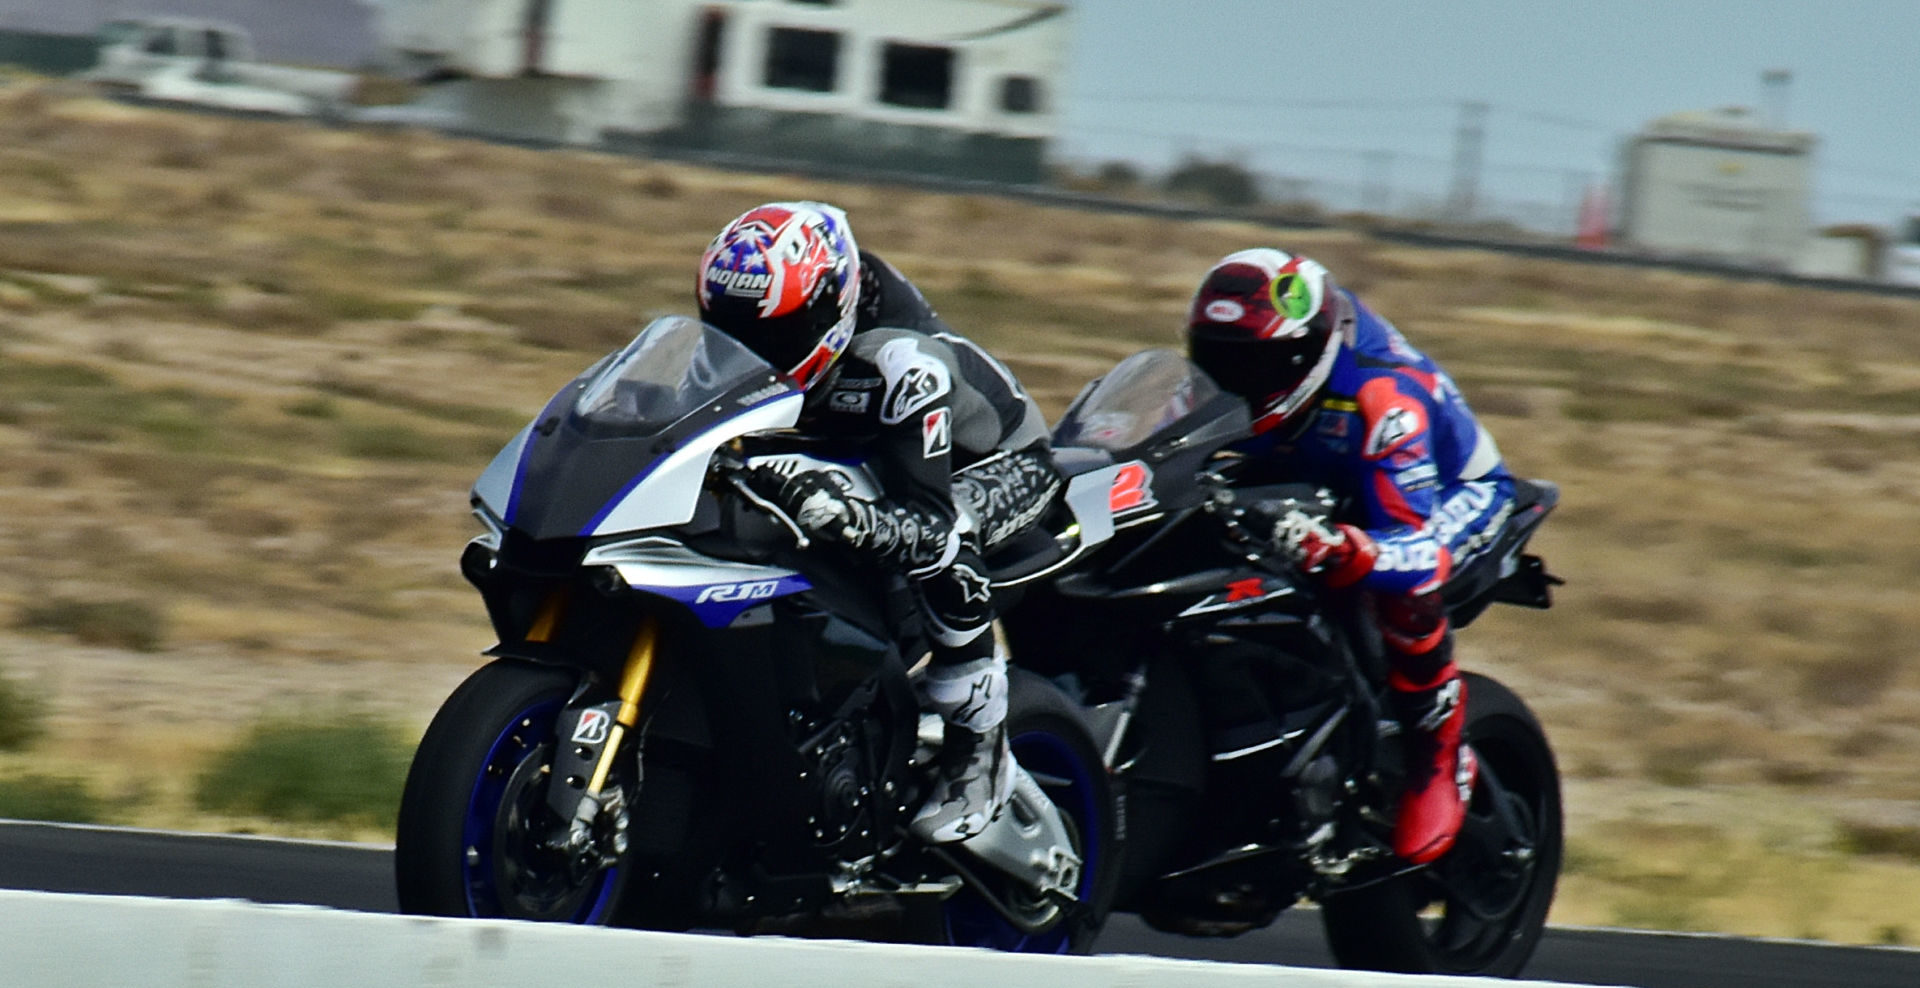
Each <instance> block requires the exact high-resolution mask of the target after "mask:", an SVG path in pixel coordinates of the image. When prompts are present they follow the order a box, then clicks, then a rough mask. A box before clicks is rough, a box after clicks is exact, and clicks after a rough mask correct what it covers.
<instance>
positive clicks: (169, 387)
mask: <svg viewBox="0 0 1920 988" xmlns="http://www.w3.org/2000/svg"><path fill="white" fill-rule="evenodd" d="M798 196H811V197H820V198H826V199H830V200H833V201H836V202H838V203H840V204H842V205H844V206H845V207H847V208H848V209H849V211H850V212H851V214H852V216H853V217H854V220H855V225H856V228H857V229H858V231H859V234H860V237H861V240H862V242H863V243H864V244H866V245H868V246H869V247H871V248H874V249H876V250H878V251H880V252H881V253H883V254H884V255H886V256H887V257H888V258H889V259H890V260H892V261H893V262H895V263H896V264H897V265H898V266H899V267H900V268H901V269H903V270H904V271H906V272H907V273H908V274H909V275H910V276H912V277H913V278H915V279H916V280H917V281H919V282H920V284H921V285H922V286H923V287H924V288H925V289H926V291H927V292H928V294H929V295H930V296H931V297H932V298H933V300H934V301H935V303H936V304H937V305H938V306H939V307H940V308H941V309H942V310H943V313H944V314H945V315H946V316H948V317H949V319H950V320H951V321H952V322H953V323H954V324H955V325H957V326H959V327H961V328H962V329H963V330H964V331H966V332H969V333H971V334H973V335H975V336H976V337H977V338H978V339H980V340H981V341H982V342H983V343H985V344H986V345H988V346H989V347H991V348H993V349H994V350H996V351H997V352H999V353H1001V354H1003V355H1004V356H1006V357H1007V358H1008V360H1009V362H1010V363H1012V365H1013V366H1014V367H1015V369H1016V370H1018V371H1019V372H1020V374H1021V375H1022V376H1023V378H1025V379H1026V380H1027V381H1028V382H1029V383H1030V385H1031V386H1032V387H1033V388H1034V389H1035V390H1036V391H1037V392H1038V393H1039V394H1040V396H1041V397H1042V398H1043V399H1044V400H1045V401H1047V402H1048V403H1049V404H1050V411H1057V410H1058V409H1059V407H1060V406H1061V405H1062V404H1063V403H1064V401H1065V399H1066V398H1067V397H1069V396H1070V395H1071V393H1072V392H1073V391H1074V390H1075V389H1076V388H1077V387H1078V385H1079V384H1080V383H1081V382H1083V381H1085V380H1086V379H1087V378H1089V377H1091V376H1093V375H1095V374H1097V373H1098V372H1100V371H1101V370H1103V369H1104V368H1105V367H1107V366H1109V365H1110V364H1111V363H1112V362H1113V361H1114V360H1115V359H1117V358H1118V357H1120V356H1123V355H1125V354H1127V353H1129V352H1132V351H1133V350H1135V349H1137V348H1139V347H1141V346H1145V345H1160V344H1167V343H1169V342H1171V341H1172V339H1173V327H1174V326H1175V325H1176V323H1177V321H1178V319H1179V315H1180V312H1181V310H1182V308H1183V305H1184V302H1185V299H1186V297H1187V293H1188V292H1189V291H1190V289H1191V285H1192V283H1193V281H1194V280H1195V279H1197V277H1198V276H1199V275H1200V273H1201V272H1202V271H1203V270H1205V268H1206V267H1207V265H1208V263H1209V262H1210V261H1211V260H1212V259H1213V258H1215V257H1217V256H1218V255H1220V254H1222V253H1224V252H1226V251H1228V250H1230V249H1235V248H1239V247H1242V246H1248V245H1254V244H1262V243H1280V244H1285V245H1289V246H1291V247H1293V248H1295V249H1299V250H1304V251H1307V252H1311V253H1313V254H1314V255H1316V256H1318V257H1320V258H1321V259H1323V260H1324V261H1326V262H1327V263H1328V264H1329V265H1330V266H1331V267H1332V268H1333V270H1334V271H1335V272H1337V273H1338V274H1339V275H1340V276H1341V277H1342V278H1343V280H1344V281H1345V282H1346V283H1348V284H1349V285H1351V286H1352V287H1354V288H1356V289H1358V290H1359V291H1360V292H1361V293H1362V294H1363V295H1364V296H1365V297H1366V298H1367V299H1368V300H1370V301H1371V302H1372V303H1373V304H1374V305H1375V306H1376V307H1377V308H1378V309H1379V310H1380V311H1381V312H1382V313H1384V314H1386V315H1388V316H1389V317H1391V318H1392V319H1394V320H1395V321H1396V322H1397V323H1398V324H1399V325H1400V326H1401V327H1402V328H1403V329H1405V330H1406V331H1407V332H1408V334H1409V335H1410V336H1412V337H1413V338H1414V339H1415V340H1416V341H1418V342H1419V343H1421V344H1423V345H1424V346H1426V347H1427V348H1429V349H1430V350H1431V351H1432V352H1433V353H1434V354H1436V355H1437V356H1438V357H1439V358H1440V359H1441V360H1442V361H1443V362H1444V363H1445V364H1447V365H1448V366H1449V367H1450V368H1451V369H1452V370H1453V371H1454V373H1455V376H1456V377H1457V378H1459V380H1460V381H1461V383H1462V385H1463V386H1464V387H1465V389H1466V390H1467V392H1468V394H1469V396H1470V398H1471V399H1472V400H1473V402H1474V404H1475V406H1476V408H1478V409H1479V411H1480V412H1481V413H1482V414H1483V415H1484V416H1485V418H1486V419H1487V421H1488V423H1489V425H1490V426H1491V428H1492V429H1493V430H1494V432H1495V433H1496V434H1497V435H1498V436H1499V437H1500V441H1501V443H1502V446H1503V448H1504V449H1505V451H1506V453H1507V455H1508V459H1509V460H1510V462H1511V463H1512V464H1514V465H1515V467H1516V468H1517V469H1518V470H1519V471H1521V472H1523V473H1526V474H1531V475H1537V476H1542V477H1549V478H1552V479H1554V480H1556V481H1558V482H1559V483H1560V484H1561V485H1562V487H1563V490H1564V502H1563V503H1564V506H1563V507H1562V509H1561V510H1560V512H1559V514H1558V516H1557V518H1556V520H1555V521H1554V522H1553V523H1551V524H1549V525H1548V526H1547V528H1546V530H1545V532H1544V534H1543V535H1542V536H1541V537H1540V538H1539V540H1538V541H1537V543H1536V544H1537V547H1538V548H1539V549H1540V550H1541V551H1542V552H1543V554H1544V555H1545V556H1546V557H1547V558H1548V560H1549V562H1550V564H1551V565H1552V568H1553V569H1554V570H1555V571H1556V572H1558V573H1559V574H1561V575H1562V576H1564V577H1566V578H1567V579H1568V580H1569V585H1568V586H1567V587H1566V588H1565V589H1564V591H1563V592H1562V594H1561V596H1560V606H1558V607H1556V608H1555V609H1554V610H1552V611H1548V612H1544V613H1541V612H1531V611H1521V610H1517V609H1512V608H1502V609H1500V611H1499V612H1497V613H1493V614H1490V615H1488V616H1487V617H1486V618H1484V619H1482V621H1481V622H1480V623H1479V624H1477V625H1475V626H1474V627H1473V628H1472V629H1471V630H1470V631H1469V632H1468V633H1466V634H1465V635H1464V636H1463V638H1462V650H1463V653H1464V658H1465V661H1466V662H1467V664H1469V665H1471V666H1474V667H1478V668H1480V669H1483V670H1486V671H1488V672H1491V673H1494V674H1496V675H1498V676H1500V677H1502V678H1504V679H1506V680H1508V681H1509V682H1510V683H1512V684H1513V685H1514V686H1516V687H1517V688H1518V689H1519V690H1520V691H1521V693H1522V694H1523V695H1525V696H1527V697H1528V698H1529V699H1530V700H1531V701H1532V703H1533V704H1534V706H1535V707H1536V709H1537V710H1538V711H1539V712H1540V714H1541V715H1542V718H1543V720H1544V721H1545V723H1546V725H1547V727H1548V729H1549V732H1550V733H1551V735H1552V737H1553V739H1554V741H1555V743H1556V745H1557V747H1558V750H1559V753H1560V757H1561V760H1562V764H1563V767H1564V769H1565V771H1566V775H1567V796H1568V803H1569V826H1570V833H1571V837H1572V844H1571V854H1570V859H1569V862H1568V874H1567V876H1566V878H1565V880H1564V882H1563V884H1562V895H1561V898H1560V901H1559V904H1558V905H1557V907H1556V913H1555V919H1556V920H1558V921H1560V922H1577V923H1601V924H1626V925H1646V926H1656V927H1665V928H1683V929H1703V930H1726V931H1735V932H1744V933H1756V934H1770V935H1784V936H1806V937H1824V938H1831V939H1840V940H1849V941H1867V942H1875V941H1878V942H1902V941H1905V942H1912V941H1915V940H1920V895H1916V894H1915V892H1914V890H1915V889H1916V888H1920V762H1916V760H1915V758H1914V757H1913V752H1914V751H1915V750H1920V663H1916V661H1915V656H1916V653H1920V608H1916V607H1915V606H1914V605H1915V595H1914V592H1913V590H1912V589H1911V588H1912V586H1913V584H1914V583H1915V581H1916V580H1920V545H1916V541H1915V538H1914V533H1915V532H1916V531H1920V498H1916V497H1915V496H1914V492H1915V491H1916V490H1920V458H1916V457H1915V456H1914V455H1913V452H1912V451H1913V449H1914V447H1915V442H1914V440H1915V435H1916V432H1920V302H1915V301H1897V300H1886V299H1878V298H1871V297H1863V296H1854V295H1847V294H1838V293H1831V292H1822V291H1814V290H1800V289H1790V288H1784V287H1777V286H1770V285H1765V284H1749V283H1743V282H1737V281H1727V280H1716V279H1712V278H1705V277H1693V276H1684V275H1677V274H1669V273H1662V272H1657V271H1639V270H1632V269H1614V268H1606V267H1597V266H1581V265H1571V264H1561V263H1552V262H1546V261H1535V260H1523V259H1515V258H1509V257H1503V256H1496V255H1491V254H1482V253H1475V252H1467V251H1453V252H1435V251H1425V250H1414V249H1408V248H1402V247H1395V246H1390V245H1385V244H1382V243H1380V242H1377V241H1374V240H1370V239H1368V238H1366V237H1365V236H1362V235H1360V234H1356V233H1352V232H1340V231H1288V230H1275V229H1268V228H1261V227H1257V226H1253V225H1245V224H1233V223H1169V222H1163V221H1156V220H1153V219H1148V218H1140V217H1122V216H1106V215H1097V214H1090V213H1081V212H1073V211H1067V210H1056V209H1044V208H1036V207H1032V206H1028V205H1022V204H1017V203H1012V202H1007V201H1002V200H997V199H993V198H989V197H978V196H949V195H930V194H922V193H918V192H912V191H905V190H901V189H896V188H866V187H853V186H840V185H833V184H826V183H819V182H813V181H806V180H799V179H787V178H779V177H766V176H749V175H740V174H728V173H721V172H712V171H703V170H699V169H695V168H690V167H678V166H671V165H663V164H658V163H652V162H646V161H641V160H635V159H630V158H620V157H609V156H602V155H595V154H586V153H572V152H545V153H543V152H535V151H527V150H519V149H512V148H504V147H495V146H490V145H485V144H478V143H472V142H463V141H454V140H447V139H442V138H439V137H434V136H426V135H419V134H411V133H364V132H355V131H343V130H332V129H324V128H314V127H307V126H302V125H292V124H272V123H261V122H248V121H235V120H225V119H211V118H203V117H193V116H184V115H172V114H165V113H160V112H154V111H148V110H139V109H132V108H128V107H124V106H120V105H116V104H111V103H105V102H100V101H97V100H94V99H91V98H89V97H87V96H86V95H85V94H84V93H81V92H77V91H68V90H64V89H60V88H57V87H49V86H48V85H46V84H43V83H38V82H31V81H23V80H15V81H11V82H0V553H3V554H4V558H5V559H6V560H7V562H8V565H6V566H4V567H0V625H4V628H3V629H0V670H4V673H5V682H6V683H8V684H11V686H10V690H9V691H8V695H10V696H14V697H16V698H18V697H27V698H30V699H31V700H32V701H33V702H37V703H39V704H41V705H42V707H41V708H42V709H44V710H45V712H46V717H45V720H44V727H45V733H44V735H43V736H42V737H40V739H39V740H38V741H37V742H36V743H33V744H32V745H31V746H30V747H27V748H25V749H24V750H19V751H15V752H12V753H8V754H4V755H0V781H4V780H6V779H9V778H13V779H19V778H40V779H42V780H44V779H45V778H65V779H70V780H74V784H76V785H80V786H83V787H84V788H85V789H86V790H87V791H88V792H90V793H92V794H93V795H94V797H95V798H96V799H97V800H98V801H99V803H100V804H101V805H103V806H105V807H107V818H109V819H111V820H114V821H119V822H134V823H141V824H149V825H160V826H181V827H198V828H220V829H279V830H291V831H293V832H302V833H339V832H342V831H340V830H339V829H338V828H337V827H334V828H330V827H329V826H327V825H317V824H316V825H306V826H301V825H295V824H284V823H276V822H274V821H272V820H268V819H263V818H256V817H252V816H244V815H234V814H223V813H220V812H215V811H210V810H207V809H205V808H203V803H201V802H196V801H195V800H194V799H193V798H192V797H191V793H193V792H194V790H195V786H196V785H197V780H198V779H199V778H200V777H201V774H202V773H203V772H204V771H205V770H206V766H207V764H208V760H209V758H211V757H213V755H214V754H215V753H216V752H218V751H220V750H222V749H223V748H224V747H225V746H227V745H230V744H231V743H233V741H234V740H235V739H236V738H237V737H240V736H242V735H243V734H244V733H245V732H246V731H248V730H249V729H250V727H251V726H252V725H254V724H255V723H256V722H258V721H259V720H260V718H262V717H263V716H269V715H271V716H297V715H313V716H319V717H322V718H326V717H334V716H338V717H347V716H352V717H370V718H379V719H384V720H386V721H388V722H390V723H394V724H396V725H399V727H400V729H401V730H403V731H405V732H417V731H418V730H419V729H420V728H421V727H422V726H423V725H424V724H425V721H426V719H427V717H428V716H429V715H430V714H431V712H432V710H433V708H434V707H435V705H436V704H437V703H438V701H439V700H440V698H441V697H443V696H444V695H445V693H446V692H447V691H448V690H449V689H451V688H452V686H453V685H454V684H455V683H456V682H457V681H458V680H459V679H460V677H461V676H463V675H464V674H465V673H466V672H467V671H468V670H469V669H471V668H473V667H474V665H475V664H476V663H477V661H478V659H477V657H476V653H477V651H478V650H479V649H481V648H483V647H485V646H486V645H488V644H489V643H490V638H489V635H488V631H487V627H486V623H485V620H484V617H483V615H482V612H481V610H480V608H479V606H478V601H477V599H476V598H474V597H473V595H471V594H470V593H469V592H468V590H467V589H466V587H465V586H464V584H463V583H462V582H461V580H460V577H459V576H458V574H457V572H456V571H455V566H454V560H455V558H456V556H457V554H458V552H459V549H460V546H461V544H462V542H463V541H464V539H465V538H466V537H467V535H468V534H469V533H470V527H469V526H470V522H469V520H468V518H467V515H466V508H465V494H466V488H467V485H468V484H469V482H470V481H471V479H472V477H473V476H474V475H475V474H476V473H477V472H478V470H479V469H480V467H481V466H483V465H484V464H485V462H486V460H487V458H488V457H489V456H490V455H491V453H492V452H493V450H494V449H495V448H496V447H497V445H498V444H499V443H500V442H502V441H503V440H505V439H506V438H507V437H508V436H509V435H510V434H511V433H512V432H513V431H514V430H515V429H516V428H517V427H518V425H519V424H520V423H521V421H522V420H523V419H524V418H526V417H527V416H528V415H530V414H531V413H532V412H533V411H534V410H536V409H537V408H538V407H539V405H540V403H541V402H542V401H543V399H544V398H545V397H546V395H547V394H548V393H549V392H550V390H551V389H553V388H555V387H557V386H558V385H560V384H561V383H563V382H564V381H565V380H566V379H567V378H568V377H569V376H570V375H571V374H572V373H573V372H574V371H575V370H577V369H578V368H579V367H581V366H583V365H584V364H585V363H586V362H587V361H589V360H590V359H591V358H592V357H593V356H594V355H596V354H597V353H598V352H600V351H602V350H605V349H607V348H610V347H612V346H614V345H616V344H618V343H620V342H622V341H624V339H625V338H627V336H628V335H629V334H630V333H631V332H632V331H633V330H634V329H635V328H636V327H637V325H638V324H639V322H640V321H641V320H642V319H643V318H644V317H645V316H647V315H649V314H653V313H660V312H670V311H684V310H685V309H686V307H687V302H688V293H689V291H690V289H691V287H692V280H693V279H692V268H693V261H694V258H695V257H696V256H697V254H698V252H699V250H700V248H701V247H702V246H703V245H704V244H705V243H706V241H707V239H708V238H709V237H710V236H711V235H712V233H713V231H714V230H715V229H717V228H718V227H719V225H720V224H722V223H723V222H725V221H726V220H727V219H728V218H730V217H731V216H733V215H734V214H736V213H738V212H739V211H741V210H742V209H744V208H746V207H748V206H750V205H753V204H755V203H756V202H759V201H763V200H766V199H771V198H788V197H798ZM22 702H24V701H22ZM0 726H4V725H0ZM5 733H6V732H4V731H0V736H3V735H4V734H5ZM409 736H413V735H412V734H411V733H409ZM346 832H350V833H354V834H357V835H359V836H369V837H377V836H378V833H377V831H373V832H369V831H367V830H366V829H364V828H362V829H360V830H351V831H346Z"/></svg>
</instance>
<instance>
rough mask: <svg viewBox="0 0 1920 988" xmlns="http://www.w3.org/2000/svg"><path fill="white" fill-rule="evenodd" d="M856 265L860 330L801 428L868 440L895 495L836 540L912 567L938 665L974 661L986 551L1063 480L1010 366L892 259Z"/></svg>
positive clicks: (983, 611) (1033, 514) (856, 507)
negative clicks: (948, 317) (952, 320)
mask: <svg viewBox="0 0 1920 988" xmlns="http://www.w3.org/2000/svg"><path fill="white" fill-rule="evenodd" d="M861 261H862V265H863V267H864V268H865V270H866V271H867V272H868V273H867V274H866V276H865V281H864V283H863V286H862V287H863V294H866V295H868V298H866V299H865V300H864V302H865V303H866V304H864V305H863V306H862V312H861V319H860V325H859V326H858V327H857V329H856V331H855V334H854V337H853V342H852V343H851V344H850V345H849V346H848V348H847V351H846V353H844V354H842V355H841V357H840V359H839V361H838V362H837V363H836V364H835V366H834V368H833V369H832V370H831V371H829V372H828V374H827V376H826V377H825V378H823V379H822V380H821V381H820V382H819V383H818V384H816V385H815V386H814V387H813V388H812V389H810V391H809V394H808V396H807V403H806V408H805V410H804V411H803V412H802V413H801V417H800V423H799V427H800V429H801V430H802V431H804V432H808V433H813V434H817V435H823V436H836V437H845V438H850V439H855V440H857V441H859V442H860V443H861V444H862V445H863V446H864V447H865V448H866V449H867V450H868V454H869V455H868V458H867V462H868V464H869V466H871V467H872V468H873V470H874V471H875V473H876V474H877V475H878V477H879V480H880V484H881V487H882V489H883V490H884V491H885V492H886V497H885V499H884V500H881V501H877V502H874V503H863V502H858V501H848V502H846V504H845V513H844V516H843V517H840V518H839V520H838V523H837V524H835V525H834V526H833V528H834V529H835V530H834V531H833V532H832V535H833V536H834V537H836V538H839V539H841V540H842V541H844V542H846V543H847V544H848V545H851V546H854V547H855V548H858V549H861V550H862V551H865V552H869V553H871V554H873V556H875V557H876V558H878V559H880V560H882V561H884V562H886V563H887V564H889V565H892V566H897V567H898V568H899V569H901V570H902V571H903V572H905V573H906V574H907V576H908V577H909V579H910V580H911V581H912V582H913V585H914V589H915V592H916V594H917V596H918V597H919V599H920V601H921V603H922V605H923V607H924V609H925V613H926V615H927V617H928V618H929V619H930V623H931V629H930V630H931V632H932V637H933V639H934V641H935V642H936V643H937V645H938V646H939V647H937V648H936V649H935V652H934V657H935V660H936V661H938V662H941V663H942V664H946V663H953V662H964V661H968V660H971V659H974V658H979V657H982V656H985V655H987V654H990V653H991V651H992V647H993V646H992V637H991V636H990V635H987V634H985V631H986V630H987V627H988V625H989V624H990V623H991V622H992V619H993V610H992V596H991V593H990V590H989V583H988V575H987V570H986V567H985V565H984V564H983V563H982V562H981V558H980V557H981V553H982V551H983V549H984V548H986V547H991V546H993V545H997V544H999V543H1000V542H1001V541H1003V540H1005V539H1007V538H1009V537H1011V536H1012V535H1014V534H1016V533H1018V532H1019V531H1021V530H1022V529H1024V528H1025V527H1027V526H1028V525H1031V524H1032V523H1033V522H1034V521H1035V520H1037V519H1038V518H1039V516H1040V514H1041V512H1042V511H1044V510H1045V508H1046V506H1047V504H1048V502H1049V501H1050V500H1051V499H1052V498H1053V496H1054V495H1055V494H1056V493H1057V492H1058V490H1059V488H1060V478H1059V475H1058V474H1057V473H1056V472H1055V471H1054V469H1053V466H1052V460H1051V458H1050V457H1049V456H1048V455H1047V428H1046V421H1045V419H1044V418H1043V417H1042V415H1041V413H1040V409H1039V407H1038V406H1037V405H1035V404H1034V402H1033V400H1032V399H1031V398H1029V397H1028V396H1027V394H1026V392H1025V391H1023V390H1022V389H1021V388H1020V385H1019V382H1018V381H1016V380H1015V379H1014V377H1013V374H1012V373H1011V372H1009V371H1008V370H1007V369H1006V367H1005V366H1004V365H1002V364H1001V363H1000V362H999V361H997V360H995V359H994V358H993V357H991V356H989V355H988V354H987V352H986V351H985V350H982V349H981V348H980V347H979V346H977V345H975V344H974V343H973V342H972V341H970V340H967V339H966V338H964V337H962V336H960V335H959V334H957V333H955V332H953V330H952V329H951V328H949V327H948V326H947V325H946V323H944V322H943V321H941V319H940V317H939V316H938V315H937V314H935V312H934V311H933V308H932V306H930V305H928V304H927V302H926V299H925V298H924V297H922V296H921V294H920V292H919V290H918V289H916V288H914V286H913V285H912V284H911V283H910V282H908V281H907V280H906V279H905V278H904V277H902V276H901V275H900V274H899V272H897V271H895V270H894V268H893V267H892V266H891V265H889V264H887V263H886V262H885V261H883V260H881V259H880V258H878V257H876V256H875V255H873V254H871V253H865V252H863V253H862V256H861ZM956 471H957V474H958V475H957V476H956Z"/></svg>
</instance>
